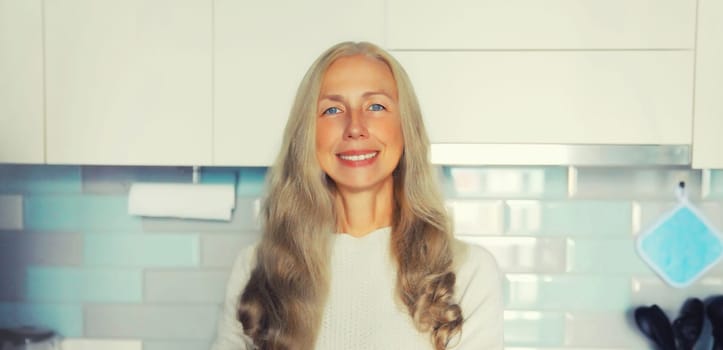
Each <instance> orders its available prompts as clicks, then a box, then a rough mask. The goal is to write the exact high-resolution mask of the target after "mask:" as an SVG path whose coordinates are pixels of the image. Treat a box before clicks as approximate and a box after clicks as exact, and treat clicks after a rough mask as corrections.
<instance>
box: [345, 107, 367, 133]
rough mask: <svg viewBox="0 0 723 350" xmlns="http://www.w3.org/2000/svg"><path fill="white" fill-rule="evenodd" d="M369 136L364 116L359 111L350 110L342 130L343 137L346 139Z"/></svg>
mask: <svg viewBox="0 0 723 350" xmlns="http://www.w3.org/2000/svg"><path fill="white" fill-rule="evenodd" d="M368 136H369V130H367V127H366V125H365V122H364V117H363V116H362V115H361V113H359V112H352V113H351V115H350V116H349V122H348V123H347V125H346V130H344V137H345V138H347V139H358V138H366V137H368Z"/></svg>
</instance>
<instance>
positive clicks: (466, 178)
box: [442, 166, 567, 198]
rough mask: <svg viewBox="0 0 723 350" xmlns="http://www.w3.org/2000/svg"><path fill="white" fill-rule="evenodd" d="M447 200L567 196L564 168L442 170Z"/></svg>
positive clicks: (454, 168) (445, 168)
mask: <svg viewBox="0 0 723 350" xmlns="http://www.w3.org/2000/svg"><path fill="white" fill-rule="evenodd" d="M442 174H443V176H442V187H443V189H444V192H445V194H446V195H447V196H449V197H458V198H463V197H477V198H561V197H565V196H567V168H566V167H559V166H558V167H487V166H484V167H443V168H442Z"/></svg>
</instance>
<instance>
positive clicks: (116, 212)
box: [24, 195, 141, 232]
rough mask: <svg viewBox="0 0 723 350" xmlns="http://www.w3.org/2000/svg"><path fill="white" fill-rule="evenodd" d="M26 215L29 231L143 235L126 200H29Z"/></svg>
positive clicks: (84, 197) (86, 197) (94, 197)
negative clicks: (94, 231) (107, 232)
mask: <svg viewBox="0 0 723 350" xmlns="http://www.w3.org/2000/svg"><path fill="white" fill-rule="evenodd" d="M24 212H25V225H24V226H25V229H27V230H35V231H79V230H103V231H130V232H140V231H141V219H140V218H138V217H134V216H131V215H128V197H126V196H101V195H68V196H51V195H49V196H45V195H38V196H26V197H25V201H24Z"/></svg>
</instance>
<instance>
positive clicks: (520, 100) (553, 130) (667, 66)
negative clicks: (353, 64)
mask: <svg viewBox="0 0 723 350" xmlns="http://www.w3.org/2000/svg"><path fill="white" fill-rule="evenodd" d="M394 55H395V56H396V57H397V58H398V59H399V60H400V62H401V63H402V65H404V67H405V68H406V70H407V72H408V73H409V75H410V77H411V80H412V82H413V84H414V86H415V90H416V92H417V94H418V97H419V100H420V104H421V106H422V111H423V113H424V115H425V120H426V121H427V127H428V129H427V130H428V132H429V134H430V138H431V140H432V142H434V143H556V144H559V143H569V144H690V143H691V133H692V130H691V128H692V120H691V118H692V91H693V87H692V85H693V77H692V75H693V71H692V66H693V53H692V52H688V51H667V52H655V51H654V52H644V51H612V52H603V51H601V52H573V51H547V52H542V51H532V52H510V51H505V52H395V53H394Z"/></svg>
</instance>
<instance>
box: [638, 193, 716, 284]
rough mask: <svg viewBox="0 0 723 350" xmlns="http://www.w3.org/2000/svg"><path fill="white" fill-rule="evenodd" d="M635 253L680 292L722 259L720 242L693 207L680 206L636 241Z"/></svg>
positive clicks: (714, 232)
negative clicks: (679, 289) (680, 289)
mask: <svg viewBox="0 0 723 350" xmlns="http://www.w3.org/2000/svg"><path fill="white" fill-rule="evenodd" d="M637 248H638V252H639V253H640V255H641V257H642V258H643V260H645V262H647V263H648V264H649V265H650V266H651V267H652V268H653V270H655V272H657V273H658V274H659V275H660V276H661V277H662V278H663V279H664V280H665V281H666V282H668V283H669V284H670V285H671V286H674V287H678V288H683V287H686V286H688V285H690V284H691V283H693V282H695V280H696V279H697V278H698V277H700V276H702V275H703V273H705V271H707V270H708V269H709V268H711V267H712V266H713V265H715V264H716V263H717V262H718V261H719V260H720V259H721V256H722V255H723V238H722V237H721V235H720V233H718V232H717V231H716V230H715V228H713V227H712V226H711V225H710V224H708V223H707V221H706V220H705V218H704V217H703V216H702V215H701V214H700V213H698V212H697V210H695V209H694V208H693V207H691V206H689V205H687V204H685V203H683V204H681V205H679V206H678V207H677V208H675V209H674V210H673V211H672V212H671V213H670V214H668V215H665V216H664V217H663V218H662V219H661V220H660V221H659V222H658V223H656V224H655V225H653V227H651V228H650V229H649V230H647V231H646V232H644V233H643V234H642V235H640V237H639V238H638V245H637Z"/></svg>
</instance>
